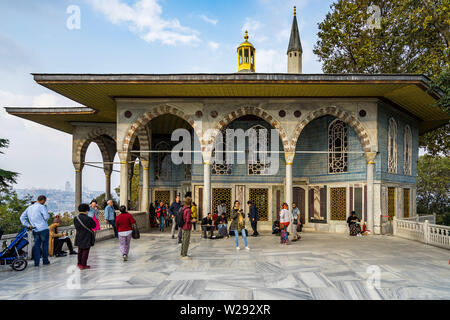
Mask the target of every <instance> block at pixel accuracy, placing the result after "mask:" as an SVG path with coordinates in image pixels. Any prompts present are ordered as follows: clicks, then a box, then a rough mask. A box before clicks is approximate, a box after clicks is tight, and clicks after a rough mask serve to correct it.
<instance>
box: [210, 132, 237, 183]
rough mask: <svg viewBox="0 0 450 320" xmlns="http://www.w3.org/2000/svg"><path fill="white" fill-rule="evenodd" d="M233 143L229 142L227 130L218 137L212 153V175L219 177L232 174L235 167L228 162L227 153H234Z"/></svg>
mask: <svg viewBox="0 0 450 320" xmlns="http://www.w3.org/2000/svg"><path fill="white" fill-rule="evenodd" d="M232 148H233V143H232V141H228V139H227V137H226V131H225V129H224V130H222V131H221V132H220V133H219V134H218V135H217V137H216V140H215V145H214V150H213V152H212V161H213V162H212V165H211V173H212V174H217V175H227V174H231V173H232V171H233V165H232V164H231V163H228V162H227V156H226V154H227V153H226V151H232Z"/></svg>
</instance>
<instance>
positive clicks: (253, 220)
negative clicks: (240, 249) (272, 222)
mask: <svg viewBox="0 0 450 320" xmlns="http://www.w3.org/2000/svg"><path fill="white" fill-rule="evenodd" d="M247 205H248V208H249V209H250V214H249V217H250V224H251V225H252V229H253V234H252V237H257V236H259V233H258V229H257V225H258V210H257V209H256V206H255V205H254V204H253V202H251V201H247Z"/></svg>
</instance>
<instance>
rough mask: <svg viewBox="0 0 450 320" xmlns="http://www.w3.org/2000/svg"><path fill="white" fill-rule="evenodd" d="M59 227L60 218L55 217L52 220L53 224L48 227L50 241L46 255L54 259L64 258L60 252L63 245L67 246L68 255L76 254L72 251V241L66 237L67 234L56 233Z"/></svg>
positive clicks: (64, 254) (62, 252) (63, 253)
mask: <svg viewBox="0 0 450 320" xmlns="http://www.w3.org/2000/svg"><path fill="white" fill-rule="evenodd" d="M60 225H61V217H60V216H59V215H56V216H55V218H54V219H53V223H52V224H51V225H50V226H49V231H50V240H49V245H48V254H49V255H50V256H53V255H54V256H55V257H65V256H67V254H66V253H65V252H64V251H62V248H63V245H64V243H65V244H67V248H68V249H69V254H71V255H72V254H77V252H76V251H74V250H73V246H72V240H70V238H69V237H68V234H67V232H64V233H58V227H59V226H60Z"/></svg>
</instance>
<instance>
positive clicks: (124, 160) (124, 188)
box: [119, 152, 128, 206]
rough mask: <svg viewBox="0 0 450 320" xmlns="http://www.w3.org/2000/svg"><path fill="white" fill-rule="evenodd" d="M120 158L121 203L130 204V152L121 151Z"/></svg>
mask: <svg viewBox="0 0 450 320" xmlns="http://www.w3.org/2000/svg"><path fill="white" fill-rule="evenodd" d="M119 159H120V205H121V206H122V205H123V206H127V205H128V154H127V153H126V152H119Z"/></svg>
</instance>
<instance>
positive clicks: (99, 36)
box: [0, 0, 333, 191]
mask: <svg viewBox="0 0 450 320" xmlns="http://www.w3.org/2000/svg"><path fill="white" fill-rule="evenodd" d="M332 2H333V1H331V0H251V1H236V0H227V1H211V0H209V1H206V0H183V1H180V0H178V1H175V0H71V1H66V0H58V1H55V0H39V1H34V0H28V1H26V0H21V1H16V0H2V1H1V2H0V137H2V138H7V139H9V140H10V147H9V148H8V149H7V150H5V151H6V153H5V154H4V155H0V168H2V169H6V170H11V171H15V172H19V173H20V177H19V179H18V183H17V184H16V185H15V188H32V187H40V188H51V189H63V188H64V185H65V182H66V181H69V182H70V183H71V184H72V186H73V185H74V178H75V174H74V168H73V165H72V137H71V135H69V134H66V133H63V132H60V131H57V130H54V129H51V128H48V127H44V126H42V125H39V124H36V123H33V122H31V121H27V120H22V119H20V118H17V117H14V116H10V115H8V114H7V113H6V111H5V109H4V108H3V107H11V106H26V107H29V106H59V107H62V106H77V103H75V102H73V101H71V100H68V99H66V98H64V97H62V96H60V95H58V94H56V93H54V92H53V91H50V90H48V89H46V88H44V87H42V86H40V85H38V84H37V83H35V82H34V81H33V78H32V75H31V73H150V74H151V73H232V72H236V71H237V65H236V56H235V54H236V48H237V46H238V45H239V44H240V43H241V42H242V41H243V34H244V31H245V30H248V32H249V41H250V42H252V43H253V45H254V46H255V48H256V72H287V56H286V50H287V46H288V42H289V35H290V30H291V25H292V16H293V6H296V7H297V19H298V23H299V29H300V37H301V41H302V46H303V73H322V70H321V64H320V62H319V61H318V59H317V57H316V56H315V55H314V54H313V52H312V50H313V47H314V45H315V43H316V42H317V32H318V28H317V25H318V23H319V22H321V21H322V20H323V19H324V18H325V15H326V14H327V12H328V11H329V8H330V5H331V3H332ZM78 13H79V14H78ZM86 161H92V162H94V161H101V154H100V151H99V149H98V147H97V146H96V145H95V144H94V143H92V144H91V145H90V146H89V148H88V151H87V155H86ZM116 161H118V159H117V156H116ZM115 169H116V170H118V169H119V168H118V166H115ZM118 185H119V174H118V173H114V174H113V175H112V187H113V188H114V187H116V186H118ZM83 186H86V187H88V189H89V190H96V191H101V190H104V173H103V170H101V169H95V168H89V167H85V168H84V170H83Z"/></svg>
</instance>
